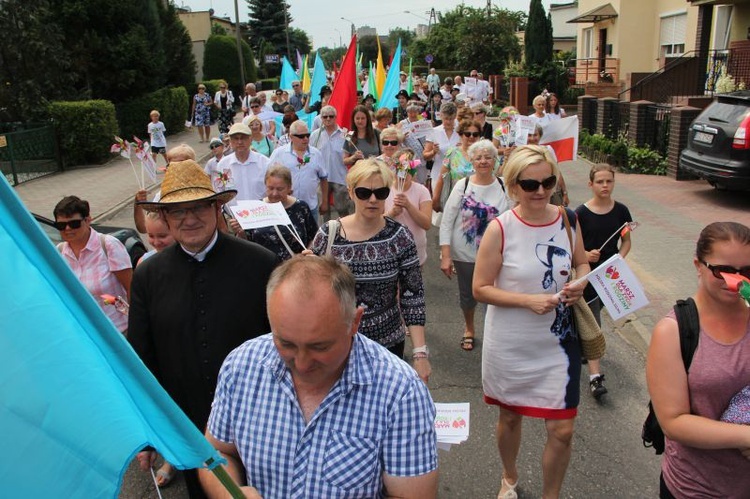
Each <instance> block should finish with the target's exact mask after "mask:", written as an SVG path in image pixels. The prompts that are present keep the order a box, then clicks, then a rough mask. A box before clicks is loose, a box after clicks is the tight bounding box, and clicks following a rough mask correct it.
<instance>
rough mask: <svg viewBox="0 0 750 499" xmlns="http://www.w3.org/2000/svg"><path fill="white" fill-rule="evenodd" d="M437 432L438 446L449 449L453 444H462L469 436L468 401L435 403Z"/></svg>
mask: <svg viewBox="0 0 750 499" xmlns="http://www.w3.org/2000/svg"><path fill="white" fill-rule="evenodd" d="M435 410H436V414H435V432H436V433H437V442H438V447H440V448H441V449H445V450H449V449H450V446H451V445H455V444H460V443H462V442H465V441H466V440H467V439H468V438H469V414H470V405H469V403H468V402H461V403H455V404H438V403H436V404H435Z"/></svg>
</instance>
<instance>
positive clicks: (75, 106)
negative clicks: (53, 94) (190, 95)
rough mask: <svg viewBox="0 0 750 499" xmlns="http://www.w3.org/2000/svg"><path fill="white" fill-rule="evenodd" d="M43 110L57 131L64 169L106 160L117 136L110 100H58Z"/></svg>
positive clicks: (113, 111) (115, 121) (112, 105)
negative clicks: (46, 112) (45, 110)
mask: <svg viewBox="0 0 750 499" xmlns="http://www.w3.org/2000/svg"><path fill="white" fill-rule="evenodd" d="M47 111H48V113H49V116H50V118H51V119H52V122H53V123H54V124H55V127H56V128H57V136H58V141H59V144H60V155H61V157H62V160H63V166H64V167H66V166H74V165H84V164H89V163H96V164H98V163H103V162H104V161H106V160H107V159H108V158H109V157H110V152H109V149H110V147H111V145H112V144H113V143H114V136H115V135H118V127H117V119H116V118H115V106H114V104H112V103H111V102H110V101H107V100H88V101H74V102H68V101H64V102H63V101H58V102H52V103H50V104H49V106H48V108H47ZM146 117H147V118H148V114H147V115H146ZM144 126H145V124H144Z"/></svg>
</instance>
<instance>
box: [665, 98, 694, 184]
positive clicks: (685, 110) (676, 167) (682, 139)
mask: <svg viewBox="0 0 750 499" xmlns="http://www.w3.org/2000/svg"><path fill="white" fill-rule="evenodd" d="M700 112H701V110H700V109H699V108H697V107H688V106H686V107H676V108H673V109H672V121H671V122H670V129H669V149H668V153H667V175H669V176H670V177H672V178H674V179H675V180H693V179H694V178H695V177H694V176H692V175H689V174H687V173H685V172H684V171H682V170H680V153H681V152H682V150H683V149H685V147H687V139H688V133H690V132H689V128H690V123H692V122H693V120H694V119H695V118H696V117H697V116H698V115H699V114H700Z"/></svg>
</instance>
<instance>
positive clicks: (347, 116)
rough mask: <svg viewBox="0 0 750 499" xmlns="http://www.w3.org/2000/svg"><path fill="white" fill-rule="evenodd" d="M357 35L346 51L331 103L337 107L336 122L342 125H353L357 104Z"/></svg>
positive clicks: (347, 126) (345, 126)
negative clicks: (353, 112) (353, 113)
mask: <svg viewBox="0 0 750 499" xmlns="http://www.w3.org/2000/svg"><path fill="white" fill-rule="evenodd" d="M356 59H357V37H356V36H353V37H352V41H351V42H350V43H349V49H348V50H347V51H346V55H345V56H344V61H343V62H342V63H341V69H340V71H339V74H338V75H337V77H336V85H335V86H334V87H333V94H332V95H331V100H330V101H328V103H329V104H330V105H332V106H333V107H335V108H336V123H338V124H339V126H340V127H344V128H349V127H350V126H351V119H352V111H353V110H354V106H356V105H357V61H356Z"/></svg>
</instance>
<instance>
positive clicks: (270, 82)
mask: <svg viewBox="0 0 750 499" xmlns="http://www.w3.org/2000/svg"><path fill="white" fill-rule="evenodd" d="M258 83H260V89H261V90H263V91H266V90H276V89H277V88H279V79H278V78H264V79H262V80H260V81H258Z"/></svg>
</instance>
